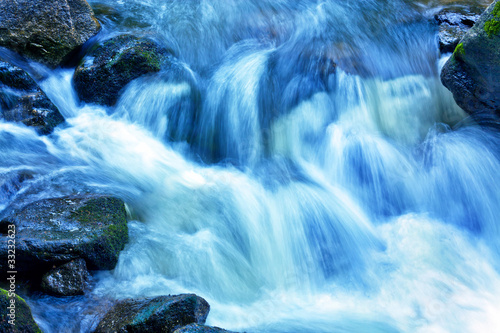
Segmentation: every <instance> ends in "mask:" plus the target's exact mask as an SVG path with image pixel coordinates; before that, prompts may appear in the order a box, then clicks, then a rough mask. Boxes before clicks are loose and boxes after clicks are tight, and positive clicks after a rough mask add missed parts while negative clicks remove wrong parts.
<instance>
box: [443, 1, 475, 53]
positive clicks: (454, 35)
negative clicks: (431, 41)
mask: <svg viewBox="0 0 500 333" xmlns="http://www.w3.org/2000/svg"><path fill="white" fill-rule="evenodd" d="M483 11H484V8H481V7H472V6H460V7H450V8H445V9H443V10H441V11H440V12H439V13H438V14H436V15H435V16H434V19H435V20H436V22H437V23H438V25H439V49H440V51H441V52H442V53H446V52H453V50H455V47H456V46H457V45H458V42H459V41H460V40H461V39H462V38H463V37H464V36H465V34H466V33H467V31H469V29H470V28H472V26H473V25H474V23H476V22H477V20H479V16H480V15H481V13H482V12H483Z"/></svg>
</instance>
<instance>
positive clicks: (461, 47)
mask: <svg viewBox="0 0 500 333" xmlns="http://www.w3.org/2000/svg"><path fill="white" fill-rule="evenodd" d="M453 55H454V56H464V55H465V49H464V44H463V43H460V44H458V45H457V47H456V48H455V51H453Z"/></svg>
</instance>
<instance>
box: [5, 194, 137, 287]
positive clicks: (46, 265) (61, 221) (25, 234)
mask: <svg viewBox="0 0 500 333" xmlns="http://www.w3.org/2000/svg"><path fill="white" fill-rule="evenodd" d="M4 214H5V216H4V217H3V218H2V219H1V220H0V231H2V233H3V235H1V236H0V239H1V242H0V270H1V271H4V272H5V271H6V269H5V268H6V267H3V266H4V265H6V264H7V252H8V251H7V234H5V230H8V226H9V225H12V224H13V225H14V226H15V230H16V269H17V271H18V273H19V275H21V274H24V275H26V277H28V278H29V277H37V276H40V275H42V274H44V273H45V272H47V271H49V269H51V268H52V267H53V266H58V265H61V264H64V263H67V262H69V261H71V260H75V259H79V258H82V259H85V261H86V263H87V265H88V267H89V269H103V270H109V269H113V268H114V267H115V265H116V263H117V261H118V255H119V253H120V251H121V250H123V248H124V246H125V244H126V243H127V242H128V228H127V221H126V212H125V206H124V203H123V202H122V201H121V200H119V199H117V198H114V197H109V196H100V195H86V196H68V197H63V198H54V199H45V200H40V201H37V202H33V203H31V204H28V205H26V206H24V207H23V208H20V209H16V210H13V211H10V212H7V213H4Z"/></svg>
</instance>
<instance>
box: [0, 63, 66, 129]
mask: <svg viewBox="0 0 500 333" xmlns="http://www.w3.org/2000/svg"><path fill="white" fill-rule="evenodd" d="M0 111H1V114H2V117H3V118H4V119H5V120H7V121H13V122H20V123H23V124H25V125H26V126H30V127H34V128H35V129H36V131H37V132H38V133H39V134H42V135H44V134H50V133H51V132H52V131H53V130H54V128H55V127H56V126H57V125H59V124H61V123H63V122H64V118H63V116H62V115H61V113H59V110H58V109H57V107H56V106H55V105H54V104H53V103H52V102H51V101H50V100H49V98H48V97H47V95H45V93H44V92H43V91H42V90H41V89H40V87H39V86H38V84H37V83H36V82H35V80H33V79H32V78H31V76H29V74H28V73H27V72H26V71H24V70H23V69H21V68H19V67H17V66H14V65H12V64H9V63H7V62H4V61H1V60H0Z"/></svg>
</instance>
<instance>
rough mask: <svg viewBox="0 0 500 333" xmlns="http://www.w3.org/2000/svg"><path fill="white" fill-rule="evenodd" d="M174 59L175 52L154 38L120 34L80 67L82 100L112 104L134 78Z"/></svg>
mask: <svg viewBox="0 0 500 333" xmlns="http://www.w3.org/2000/svg"><path fill="white" fill-rule="evenodd" d="M171 58H172V51H171V50H170V49H168V48H166V47H165V46H163V45H161V44H160V43H159V42H158V41H156V40H154V39H153V38H152V37H135V36H132V35H119V36H116V37H113V38H111V39H108V40H106V41H104V42H102V44H100V45H97V46H96V47H95V48H94V49H92V50H91V51H90V52H89V53H88V54H87V55H86V57H85V58H84V59H83V61H82V62H81V64H80V65H79V66H78V67H77V68H76V71H75V74H74V76H73V82H74V86H75V89H76V91H77V93H78V96H79V97H80V99H81V100H82V101H84V102H86V103H95V104H100V105H107V106H111V105H114V104H115V103H116V101H117V100H118V98H119V96H120V91H121V90H122V89H123V88H124V87H125V86H126V85H127V84H128V83H129V82H130V81H132V80H134V79H137V78H138V77H140V76H142V75H145V74H151V73H156V72H159V71H160V70H161V69H162V68H163V67H164V66H169V65H172V63H171Z"/></svg>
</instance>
